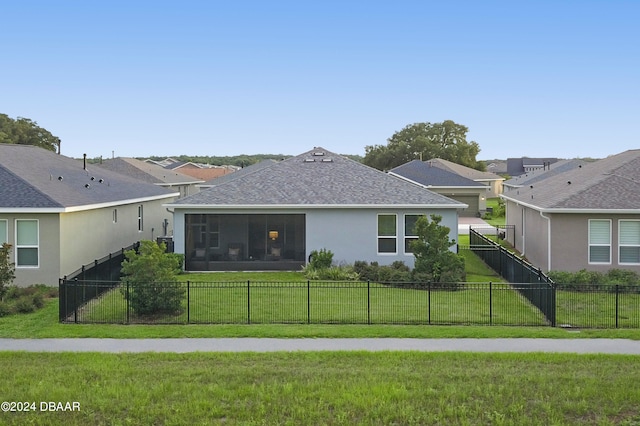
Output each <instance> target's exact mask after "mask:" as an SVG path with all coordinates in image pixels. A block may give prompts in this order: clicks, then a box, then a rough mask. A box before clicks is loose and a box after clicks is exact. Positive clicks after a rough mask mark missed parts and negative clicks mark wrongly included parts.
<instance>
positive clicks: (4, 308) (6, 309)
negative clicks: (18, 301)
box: [0, 301, 13, 318]
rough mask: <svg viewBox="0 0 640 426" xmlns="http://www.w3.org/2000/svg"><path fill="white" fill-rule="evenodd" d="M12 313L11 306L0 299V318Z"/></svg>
mask: <svg viewBox="0 0 640 426" xmlns="http://www.w3.org/2000/svg"><path fill="white" fill-rule="evenodd" d="M12 313H13V310H12V309H11V306H10V305H9V304H8V303H7V302H2V301H0V318H2V317H6V316H7V315H11V314H12Z"/></svg>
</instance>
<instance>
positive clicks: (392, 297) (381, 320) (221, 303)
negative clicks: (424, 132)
mask: <svg viewBox="0 0 640 426" xmlns="http://www.w3.org/2000/svg"><path fill="white" fill-rule="evenodd" d="M310 284H311V285H310V287H307V284H306V283H305V282H289V283H283V282H278V283H269V282H253V283H252V284H251V285H250V286H249V287H247V284H245V283H243V282H238V283H215V282H208V283H202V282H200V283H198V282H194V283H191V284H190V288H189V299H190V303H189V307H188V309H187V306H186V301H185V303H184V304H183V309H182V312H181V313H180V314H178V315H176V316H170V315H167V316H163V317H157V318H144V317H143V318H138V317H136V316H135V315H133V314H132V313H130V314H129V317H127V312H126V300H125V299H124V297H123V296H122V294H121V292H120V290H119V289H117V288H116V289H113V290H111V291H109V292H107V293H105V294H104V295H103V296H102V297H101V298H99V299H94V300H92V301H90V302H89V304H88V305H87V306H85V307H84V308H83V309H82V311H81V312H80V313H79V321H80V322H104V323H109V322H112V323H125V322H126V321H127V318H128V321H129V322H131V323H137V322H142V323H143V322H169V323H184V324H186V323H192V324H197V323H202V324H212V323H213V324H218V323H240V324H242V323H249V322H250V323H254V324H261V323H316V324H317V323H344V324H367V323H373V324H456V323H458V324H460V323H462V324H465V323H468V324H490V323H493V324H504V325H544V324H545V322H544V318H543V317H542V315H540V314H539V312H538V311H537V310H536V309H535V308H533V307H532V306H531V305H530V304H529V303H528V302H527V301H526V300H524V299H523V298H522V297H520V295H519V293H517V292H516V291H514V290H513V289H511V287H509V286H508V285H505V284H495V285H494V286H493V290H492V296H493V297H492V300H490V298H489V287H488V285H487V284H483V283H476V284H471V283H468V284H467V285H466V286H465V288H464V289H462V290H459V291H445V290H432V291H431V292H428V291H425V290H416V289H402V288H394V287H389V286H385V285H381V284H374V283H372V284H370V285H368V284H367V283H363V282H347V283H344V282H343V283H332V282H311V283H310ZM185 300H186V299H185ZM490 302H491V304H490Z"/></svg>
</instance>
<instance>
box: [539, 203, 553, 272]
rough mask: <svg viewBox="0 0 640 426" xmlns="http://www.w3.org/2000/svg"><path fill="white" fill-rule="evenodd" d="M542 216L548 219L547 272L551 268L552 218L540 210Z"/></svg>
mask: <svg viewBox="0 0 640 426" xmlns="http://www.w3.org/2000/svg"><path fill="white" fill-rule="evenodd" d="M540 217H541V218H543V219H546V220H547V272H549V271H550V270H551V218H550V217H547V216H545V215H544V213H543V212H542V211H540Z"/></svg>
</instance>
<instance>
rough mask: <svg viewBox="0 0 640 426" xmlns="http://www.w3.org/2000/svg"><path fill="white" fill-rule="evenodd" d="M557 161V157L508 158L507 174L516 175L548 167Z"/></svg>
mask: <svg viewBox="0 0 640 426" xmlns="http://www.w3.org/2000/svg"><path fill="white" fill-rule="evenodd" d="M557 161H558V159H557V158H530V157H521V158H507V174H508V175H509V176H511V177H514V176H520V175H523V174H525V173H528V172H533V171H534V170H541V169H547V168H549V166H550V165H551V164H553V163H555V162H557Z"/></svg>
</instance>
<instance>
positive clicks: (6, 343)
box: [0, 338, 640, 355]
mask: <svg viewBox="0 0 640 426" xmlns="http://www.w3.org/2000/svg"><path fill="white" fill-rule="evenodd" d="M0 351H27V352H107V353H125V352H173V353H186V352H297V351H421V352H449V351H456V352H556V353H560V352H563V353H578V354H596V353H600V354H628V355H640V341H637V340H627V339H527V338H517V339H469V338H463V339H404V338H402V339H395V338H362V339H328V338H319V339H269V338H212V339H206V338H205V339H191V338H185V339H93V338H88V339H0Z"/></svg>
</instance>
